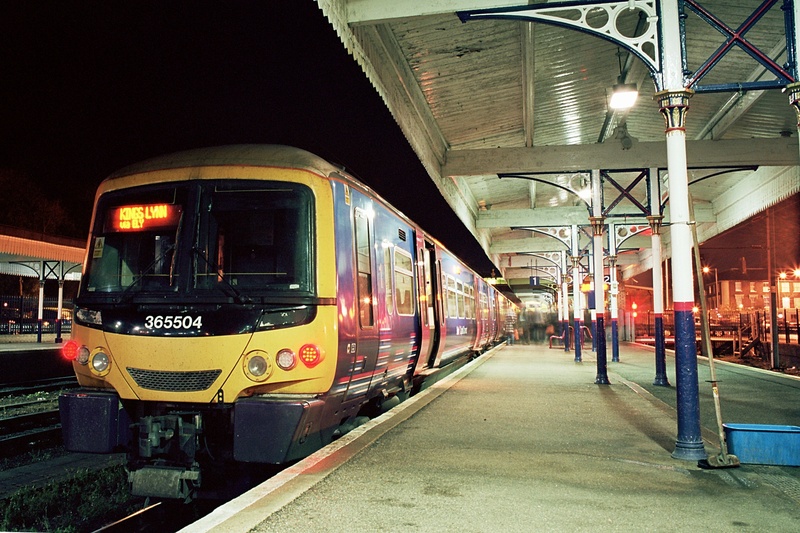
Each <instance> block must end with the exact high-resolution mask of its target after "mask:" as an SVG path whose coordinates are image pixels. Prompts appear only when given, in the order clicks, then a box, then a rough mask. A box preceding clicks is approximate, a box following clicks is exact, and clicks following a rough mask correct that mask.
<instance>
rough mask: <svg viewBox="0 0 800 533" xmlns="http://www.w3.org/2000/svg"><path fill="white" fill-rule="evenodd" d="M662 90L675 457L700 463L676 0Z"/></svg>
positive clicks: (666, 24)
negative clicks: (672, 327) (672, 324)
mask: <svg viewBox="0 0 800 533" xmlns="http://www.w3.org/2000/svg"><path fill="white" fill-rule="evenodd" d="M661 20H662V24H661V28H662V31H663V36H662V58H663V60H664V69H663V75H664V80H663V81H664V85H663V86H664V88H665V89H664V90H663V91H660V92H658V93H657V94H656V95H655V96H656V99H657V100H658V104H659V110H660V111H661V114H662V115H663V116H664V120H665V121H666V131H665V133H666V141H667V143H666V144H667V171H668V173H669V205H670V232H671V249H672V295H673V302H674V310H675V374H676V392H677V414H678V435H677V438H676V442H675V450H674V451H673V452H672V456H673V457H674V458H676V459H685V460H692V461H697V460H700V459H705V458H706V457H707V454H706V452H705V448H704V446H703V438H702V435H701V433H700V393H699V385H698V378H697V344H696V342H697V341H696V339H695V330H694V317H693V315H692V307H694V283H693V274H692V273H693V268H692V256H693V254H692V248H693V246H694V240H693V238H692V230H691V228H690V226H689V225H690V224H692V223H694V221H692V220H690V218H689V179H688V172H687V164H686V112H687V110H688V109H689V98H690V97H691V95H692V91H690V90H689V89H686V88H685V87H684V85H683V70H682V65H681V46H680V42H681V32H680V27H679V23H678V22H679V12H678V2H677V0H667V1H664V2H662V3H661Z"/></svg>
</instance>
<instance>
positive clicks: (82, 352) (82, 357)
mask: <svg viewBox="0 0 800 533" xmlns="http://www.w3.org/2000/svg"><path fill="white" fill-rule="evenodd" d="M75 360H76V361H77V362H78V363H80V364H82V365H86V364H87V363H89V348H87V347H86V346H81V347H80V348H78V355H76V356H75Z"/></svg>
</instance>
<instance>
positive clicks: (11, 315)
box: [0, 296, 73, 335]
mask: <svg viewBox="0 0 800 533" xmlns="http://www.w3.org/2000/svg"><path fill="white" fill-rule="evenodd" d="M72 307H73V306H72V302H68V301H65V302H64V303H63V308H62V310H61V332H62V333H67V332H69V331H70V330H71V329H72ZM57 314H58V298H52V297H51V298H44V309H43V313H42V315H43V316H42V333H56V323H57V321H56V319H57V318H58V317H57ZM38 327H39V297H38V296H0V335H21V334H27V333H38Z"/></svg>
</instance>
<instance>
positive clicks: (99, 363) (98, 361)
mask: <svg viewBox="0 0 800 533" xmlns="http://www.w3.org/2000/svg"><path fill="white" fill-rule="evenodd" d="M89 369H90V370H91V371H92V374H95V375H97V376H105V375H106V374H108V373H109V372H110V371H111V358H110V357H109V356H108V354H106V353H105V351H103V349H102V348H96V349H94V350H93V351H92V353H91V355H90V356H89Z"/></svg>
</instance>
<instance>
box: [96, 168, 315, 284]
mask: <svg viewBox="0 0 800 533" xmlns="http://www.w3.org/2000/svg"><path fill="white" fill-rule="evenodd" d="M195 206H196V207H195ZM95 217H96V220H95V225H94V231H93V233H92V239H91V241H90V244H91V248H90V251H89V254H90V255H89V258H90V261H89V265H88V268H87V272H86V276H85V279H84V283H83V286H84V290H85V291H87V292H88V293H95V294H99V293H108V294H112V293H117V294H118V293H120V292H122V293H124V294H130V295H133V294H140V293H148V292H150V293H157V292H162V293H164V292H166V293H170V292H172V293H185V292H192V293H209V294H217V295H219V294H236V295H237V296H238V295H241V294H245V293H247V294H259V293H264V294H270V293H275V292H277V291H280V292H288V293H291V294H301V293H302V294H306V295H307V294H311V293H312V292H313V283H312V282H313V271H312V265H313V264H314V261H313V246H312V245H313V237H312V236H313V194H312V193H311V190H310V189H309V188H308V187H306V186H304V185H299V184H292V183H283V182H267V181H242V180H230V181H224V180H215V181H205V182H200V183H197V182H195V183H193V184H188V183H185V184H179V185H174V184H173V185H170V186H168V187H167V186H160V187H149V188H148V187H142V188H137V189H132V190H130V191H117V192H115V193H111V194H109V195H108V197H106V198H101V201H100V202H99V204H98V207H97V210H96V213H95ZM184 280H185V281H184Z"/></svg>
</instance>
